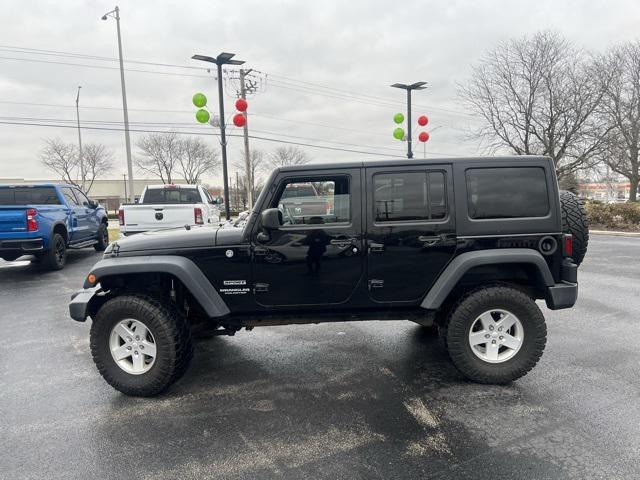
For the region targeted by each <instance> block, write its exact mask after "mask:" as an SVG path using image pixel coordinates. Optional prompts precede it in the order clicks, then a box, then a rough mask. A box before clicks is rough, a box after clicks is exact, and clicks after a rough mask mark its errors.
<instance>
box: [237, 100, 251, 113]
mask: <svg viewBox="0 0 640 480" xmlns="http://www.w3.org/2000/svg"><path fill="white" fill-rule="evenodd" d="M248 107H249V104H248V103H247V101H246V100H245V99H244V98H239V99H238V100H236V110H238V111H239V112H246V111H247V108H248Z"/></svg>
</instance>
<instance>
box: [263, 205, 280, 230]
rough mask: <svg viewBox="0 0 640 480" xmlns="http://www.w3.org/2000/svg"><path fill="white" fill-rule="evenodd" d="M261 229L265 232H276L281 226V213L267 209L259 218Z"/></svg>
mask: <svg viewBox="0 0 640 480" xmlns="http://www.w3.org/2000/svg"><path fill="white" fill-rule="evenodd" d="M260 218H261V220H262V228H264V229H265V230H278V229H279V228H280V227H281V226H282V223H283V222H282V212H281V211H280V210H278V209H277V208H267V209H266V210H263V211H262V214H261V216H260Z"/></svg>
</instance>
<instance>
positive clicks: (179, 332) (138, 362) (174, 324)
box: [91, 295, 193, 397]
mask: <svg viewBox="0 0 640 480" xmlns="http://www.w3.org/2000/svg"><path fill="white" fill-rule="evenodd" d="M91 354H92V355H93V361H94V362H95V364H96V366H97V367H98V371H99V372H100V374H101V375H102V377H103V378H104V379H105V380H106V381H107V383H108V384H109V385H111V386H112V387H113V388H115V389H116V390H119V391H121V392H122V393H124V394H126V395H132V396H138V397H150V396H153V395H157V394H158V393H160V392H162V391H164V390H165V389H166V388H168V387H169V386H170V385H171V384H172V383H174V382H175V381H177V380H178V379H179V378H180V377H182V375H183V374H184V372H185V371H186V370H187V367H188V366H189V362H190V361H191V357H192V356H193V347H192V344H191V334H190V331H189V325H188V323H187V321H186V319H185V317H184V315H183V314H182V312H180V311H179V310H178V309H177V308H175V307H174V306H173V305H172V304H170V303H163V302H159V301H157V300H155V299H154V298H152V297H149V296H146V295H124V296H121V297H116V298H114V299H112V300H109V301H108V302H106V303H105V304H104V305H103V306H102V307H101V308H100V310H99V311H98V313H97V315H96V316H95V319H94V321H93V324H92V325H91Z"/></svg>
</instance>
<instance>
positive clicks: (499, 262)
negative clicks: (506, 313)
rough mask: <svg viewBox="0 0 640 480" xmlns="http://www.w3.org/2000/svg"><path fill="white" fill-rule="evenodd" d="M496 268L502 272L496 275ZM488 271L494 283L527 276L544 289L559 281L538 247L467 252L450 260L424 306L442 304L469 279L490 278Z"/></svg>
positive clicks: (479, 281) (538, 287)
mask: <svg viewBox="0 0 640 480" xmlns="http://www.w3.org/2000/svg"><path fill="white" fill-rule="evenodd" d="M496 270H499V273H500V275H495V273H496ZM485 272H490V273H491V274H490V275H488V276H487V278H488V279H489V280H490V281H491V283H496V282H501V281H502V282H509V281H513V282H514V283H518V280H526V281H527V284H529V285H530V284H533V287H534V289H535V290H539V291H540V292H541V293H544V291H545V290H546V289H547V288H548V287H550V286H553V285H555V281H554V279H553V275H552V274H551V271H550V270H549V266H548V265H547V262H546V261H545V260H544V257H543V256H542V255H541V254H540V253H539V252H537V251H535V250H532V249H526V248H514V249H493V250H482V251H474V252H465V253H463V254H461V255H459V256H457V257H456V258H454V259H453V260H452V261H451V263H449V265H448V266H447V267H446V268H445V270H444V271H443V272H442V273H441V274H440V276H439V277H438V279H437V280H436V282H435V283H434V284H433V286H432V287H431V289H430V290H429V292H428V293H427V295H426V296H425V297H424V299H423V300H422V303H421V304H420V306H421V307H422V308H425V309H429V310H437V309H439V308H441V307H442V306H443V305H444V304H445V303H447V302H448V301H449V300H450V296H451V295H452V294H455V292H456V291H459V290H460V289H461V286H463V285H464V284H465V283H472V284H473V283H476V284H479V283H482V281H486V280H482V276H483V273H485Z"/></svg>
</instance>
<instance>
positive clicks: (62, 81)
mask: <svg viewBox="0 0 640 480" xmlns="http://www.w3.org/2000/svg"><path fill="white" fill-rule="evenodd" d="M119 6H120V8H121V16H122V21H121V24H122V34H123V44H124V57H125V60H135V61H148V62H154V63H163V64H172V65H181V66H190V67H202V66H203V64H202V63H200V62H196V61H194V60H191V59H190V57H191V56H192V55H193V54H195V53H200V54H207V55H212V56H215V55H217V54H218V53H219V52H221V51H228V52H235V53H236V54H237V57H238V58H239V59H242V60H245V61H246V62H247V63H246V64H245V66H246V67H247V68H255V69H256V70H259V71H261V72H264V74H266V75H267V81H266V89H263V91H262V92H261V93H260V94H259V95H257V96H256V97H254V98H252V99H250V100H249V112H250V114H254V115H253V116H250V126H251V131H252V132H253V134H254V135H260V136H263V137H269V138H274V139H279V140H287V141H292V142H303V143H310V144H314V145H323V146H326V147H332V148H344V149H352V150H359V151H365V152H375V153H382V154H386V155H389V156H397V155H403V154H404V152H405V148H406V147H405V145H404V144H403V143H400V142H398V141H395V140H394V139H393V138H392V135H391V132H392V130H393V128H394V124H393V121H392V116H393V114H394V113H395V112H396V111H402V110H403V107H404V100H405V98H404V96H403V94H402V92H401V91H399V90H396V89H392V88H389V85H390V84H391V83H395V82H403V83H404V82H407V83H408V82H414V81H418V80H425V81H427V82H429V88H428V89H427V90H425V91H422V92H418V93H416V94H415V97H414V102H415V104H417V106H415V108H414V116H417V115H419V114H422V113H424V114H427V115H428V116H429V118H430V124H429V126H428V127H427V130H428V131H432V130H433V132H432V133H431V140H430V141H429V142H428V143H427V154H428V155H432V156H439V155H465V154H475V153H478V151H477V145H476V144H475V143H474V142H473V141H469V140H467V139H466V138H465V130H466V129H468V127H469V126H470V125H472V124H473V122H474V121H475V119H474V117H472V116H470V115H468V114H467V113H466V112H465V110H464V107H462V106H461V105H460V104H458V103H457V102H456V98H455V91H456V83H457V82H461V81H464V80H465V78H467V76H468V75H469V72H470V66H471V64H472V63H473V62H476V61H478V59H479V58H480V57H481V56H482V54H483V53H484V52H485V51H486V50H488V49H490V48H492V47H493V46H494V45H495V44H496V43H497V42H499V41H500V40H503V39H508V38H511V37H518V36H521V35H524V34H531V33H534V32H536V31H537V30H542V29H554V30H557V31H559V32H561V33H562V34H564V35H565V36H566V37H567V38H568V39H570V40H572V41H574V42H575V43H576V44H578V45H580V46H583V47H585V48H587V49H591V50H596V51H597V50H603V49H605V48H606V47H608V46H609V45H611V44H614V43H618V42H622V41H626V40H635V39H636V38H637V37H638V35H637V32H638V21H639V19H640V2H638V1H637V0H626V1H625V0H620V1H605V0H590V1H587V0H583V1H577V0H574V1H561V0H536V1H535V2H532V1H530V0H528V1H519V0H518V1H516V0H510V1H507V0H504V1H498V0H486V1H472V0H467V1H462V0H446V1H409V0H405V1H403V2H390V1H364V0H363V1H356V0H352V1H349V2H346V1H342V2H340V1H318V2H307V1H301V0H299V1H269V0H259V1H242V0H236V1H234V2H222V1H214V0H190V1H189V2H175V1H173V2H170V1H153V2H151V1H141V0H137V1H135V2H134V1H129V0H125V1H122V2H120V4H119ZM113 7H114V3H112V2H107V1H102V0H91V1H80V0H65V1H55V2H53V1H44V0H40V1H25V0H22V1H17V0H6V1H4V2H3V13H2V15H1V16H0V45H1V46H0V117H1V118H0V178H3V177H4V178H6V177H21V178H22V177H24V178H29V179H42V178H51V177H53V174H52V173H51V172H47V171H46V170H43V168H42V167H41V166H40V164H39V161H38V153H39V151H40V149H41V148H42V144H43V141H44V139H45V138H49V137H59V138H62V139H64V140H67V141H71V142H76V141H77V132H76V130H74V129H72V128H64V127H51V126H49V127H36V126H22V125H20V126H17V125H8V124H6V123H5V122H23V123H46V124H49V125H52V124H54V125H74V122H75V109H74V106H75V95H76V88H77V86H78V85H82V93H81V100H80V105H81V112H80V115H81V119H82V121H83V122H84V125H85V126H88V127H89V126H93V127H99V128H105V127H108V128H115V129H120V128H122V123H121V122H122V111H121V106H122V103H121V96H120V95H121V94H120V79H119V72H118V68H117V67H118V64H117V62H116V61H113V60H99V59H91V58H87V57H86V56H97V57H108V58H109V59H115V58H117V44H116V25H115V21H114V20H112V19H110V20H109V21H106V22H103V21H100V17H101V16H102V14H103V13H105V12H107V11H109V10H111V9H113ZM16 47H18V48H16ZM25 48H27V49H38V50H48V51H56V52H65V53H70V54H80V55H81V56H71V55H62V54H57V55H53V54H50V52H42V51H39V52H38V51H35V50H32V51H30V52H27V51H26V50H24V49H25ZM68 64H75V65H68ZM98 67H99V68H98ZM125 68H126V69H127V72H126V82H127V93H128V99H129V108H130V122H131V123H132V129H134V130H136V129H137V130H154V129H160V130H164V129H175V130H179V131H191V132H201V133H206V132H212V128H211V127H206V126H200V125H198V124H196V122H195V120H194V112H195V108H194V107H193V106H192V104H191V96H192V94H193V93H195V92H196V91H202V92H204V93H205V94H207V96H208V97H209V101H210V104H212V106H215V105H217V103H216V102H217V96H216V89H215V84H214V80H213V77H212V75H211V74H209V73H207V72H206V71H205V70H196V69H188V68H178V67H163V66H159V65H146V64H141V63H126V65H125ZM136 70H138V71H136ZM230 90H231V89H230ZM229 93H232V92H229ZM233 102H234V100H233V97H232V96H231V95H228V96H226V97H225V105H226V109H227V113H228V114H232V113H233ZM394 103H396V104H397V106H394V105H393V104H394ZM33 104H47V105H48V106H44V105H33ZM229 116H230V115H229ZM90 122H91V123H90ZM437 127H439V128H437ZM436 128H437V130H436ZM230 132H231V133H240V130H238V129H234V128H232V129H230ZM139 135H141V133H137V132H132V142H133V143H134V145H135V141H136V138H137V137H138V136H139ZM204 138H206V139H207V141H210V142H211V144H212V145H215V146H216V147H217V148H219V146H218V144H217V139H216V137H204ZM83 142H101V143H105V144H106V145H108V146H109V147H110V148H111V149H112V150H113V151H114V153H115V164H116V165H115V168H114V171H113V174H112V175H110V176H111V177H112V178H117V177H119V176H120V175H121V174H122V173H124V172H125V170H126V160H125V158H126V157H125V151H124V134H123V132H122V131H117V130H116V131H109V130H89V129H87V130H83ZM277 145H278V144H277V143H274V142H267V141H258V140H255V141H252V146H254V147H256V148H259V149H262V150H264V151H265V152H267V153H268V152H269V151H270V150H272V149H273V148H275V147H276V146H277ZM241 147H242V143H241V139H239V138H231V139H230V140H229V152H230V157H231V160H232V161H233V160H234V159H237V158H238V157H239V156H240V151H241ZM305 149H306V150H307V152H308V153H309V154H310V155H311V156H312V157H313V159H314V161H344V160H349V159H350V160H356V159H357V160H363V159H367V158H376V157H373V156H372V155H366V154H360V153H350V152H343V151H336V150H327V149H319V148H311V147H305ZM135 152H136V148H135V146H134V154H135ZM421 155H422V146H421V145H420V146H417V147H416V156H421ZM378 158H379V157H378ZM234 172H235V169H234V168H231V174H232V175H234ZM219 179H220V173H219V172H214V173H213V174H212V175H210V176H209V177H208V178H207V180H208V181H209V182H212V183H217V182H218V181H219Z"/></svg>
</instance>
